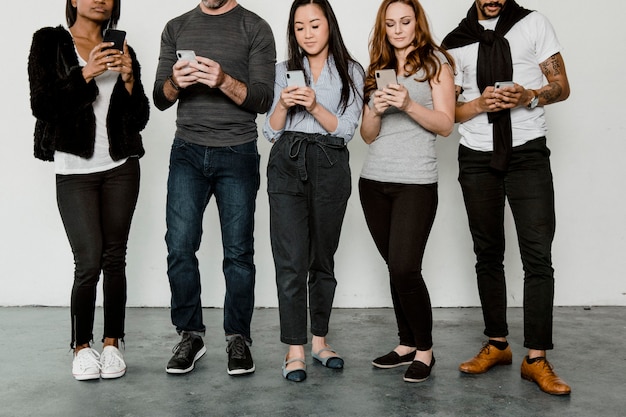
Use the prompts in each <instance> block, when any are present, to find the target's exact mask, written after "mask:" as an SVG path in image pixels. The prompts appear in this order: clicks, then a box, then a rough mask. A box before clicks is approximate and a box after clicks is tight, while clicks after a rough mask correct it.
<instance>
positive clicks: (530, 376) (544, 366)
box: [522, 356, 572, 395]
mask: <svg viewBox="0 0 626 417" xmlns="http://www.w3.org/2000/svg"><path fill="white" fill-rule="evenodd" d="M526 359H528V356H526V357H524V360H523V361H522V378H524V379H526V380H528V381H532V382H534V383H536V384H537V385H539V388H541V390H542V391H543V392H547V393H548V394H552V395H568V394H569V393H571V392H572V389H571V388H570V387H569V385H567V383H566V382H565V381H563V380H562V379H561V378H559V377H558V376H557V374H556V373H555V372H554V369H553V368H552V365H551V364H550V362H548V360H547V359H546V358H538V359H537V360H536V361H535V362H534V363H528V362H526Z"/></svg>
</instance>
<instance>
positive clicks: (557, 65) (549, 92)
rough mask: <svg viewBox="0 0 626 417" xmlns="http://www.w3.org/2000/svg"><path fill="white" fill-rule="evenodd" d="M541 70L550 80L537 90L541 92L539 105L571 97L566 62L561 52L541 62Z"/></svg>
mask: <svg viewBox="0 0 626 417" xmlns="http://www.w3.org/2000/svg"><path fill="white" fill-rule="evenodd" d="M539 66H540V67H541V72H543V75H544V76H545V77H546V79H547V80H548V84H547V85H545V86H543V87H541V88H540V89H539V90H537V93H538V94H539V105H540V106H545V105H547V104H552V103H558V102H559V101H563V100H565V99H567V98H568V97H569V94H570V88H569V81H568V79H567V73H566V72H565V62H564V61H563V57H562V56H561V54H560V53H558V54H554V55H552V56H551V57H550V58H548V59H546V60H545V61H543V62H542V63H541V64H539Z"/></svg>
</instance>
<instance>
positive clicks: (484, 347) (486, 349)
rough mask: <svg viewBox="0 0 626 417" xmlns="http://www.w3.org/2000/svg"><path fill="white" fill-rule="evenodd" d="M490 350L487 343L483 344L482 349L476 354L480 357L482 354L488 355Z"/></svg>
mask: <svg viewBox="0 0 626 417" xmlns="http://www.w3.org/2000/svg"><path fill="white" fill-rule="evenodd" d="M490 350H491V345H490V344H489V342H483V347H482V348H481V349H480V352H478V354H479V355H481V354H482V353H484V354H485V355H488V354H489V351H490Z"/></svg>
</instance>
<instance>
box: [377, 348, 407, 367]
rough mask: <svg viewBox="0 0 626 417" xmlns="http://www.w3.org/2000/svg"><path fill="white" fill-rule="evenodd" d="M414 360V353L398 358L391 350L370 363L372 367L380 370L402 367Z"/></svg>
mask: <svg viewBox="0 0 626 417" xmlns="http://www.w3.org/2000/svg"><path fill="white" fill-rule="evenodd" d="M414 359H415V351H413V352H411V353H407V354H406V355H403V356H400V355H398V353H396V351H394V350H392V351H391V352H389V353H388V354H386V355H383V356H381V357H380V358H376V359H374V360H373V361H372V365H374V366H375V367H377V368H381V369H390V368H396V367H398V366H402V365H410V364H411V363H413V360H414Z"/></svg>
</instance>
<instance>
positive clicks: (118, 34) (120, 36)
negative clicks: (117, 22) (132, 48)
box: [102, 29, 126, 52]
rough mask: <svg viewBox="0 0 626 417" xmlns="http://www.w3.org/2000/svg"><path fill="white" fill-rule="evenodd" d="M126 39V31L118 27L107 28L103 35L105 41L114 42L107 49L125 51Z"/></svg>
mask: <svg viewBox="0 0 626 417" xmlns="http://www.w3.org/2000/svg"><path fill="white" fill-rule="evenodd" d="M124 39H126V32H124V31H123V30H117V29H107V30H106V31H105V32H104V36H103V37H102V41H103V42H113V46H109V47H107V48H106V49H110V48H112V49H117V50H118V51H122V52H124Z"/></svg>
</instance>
